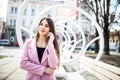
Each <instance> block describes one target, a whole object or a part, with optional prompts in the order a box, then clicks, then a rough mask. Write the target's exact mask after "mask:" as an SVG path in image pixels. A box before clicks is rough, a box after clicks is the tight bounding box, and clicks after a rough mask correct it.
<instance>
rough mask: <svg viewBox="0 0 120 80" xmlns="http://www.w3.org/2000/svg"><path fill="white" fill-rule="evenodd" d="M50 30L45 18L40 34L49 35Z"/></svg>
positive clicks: (41, 24)
mask: <svg viewBox="0 0 120 80" xmlns="http://www.w3.org/2000/svg"><path fill="white" fill-rule="evenodd" d="M49 32H50V27H49V25H48V22H47V21H46V20H45V19H44V20H43V21H42V22H41V23H40V25H39V33H40V35H43V36H47V34H48V33H49Z"/></svg>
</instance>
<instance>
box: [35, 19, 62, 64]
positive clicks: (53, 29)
mask: <svg viewBox="0 0 120 80" xmlns="http://www.w3.org/2000/svg"><path fill="white" fill-rule="evenodd" d="M43 20H46V21H47V23H48V25H49V28H50V32H52V33H53V35H54V37H55V39H54V41H53V44H54V48H55V50H56V54H57V57H58V60H59V64H60V50H59V45H58V41H57V38H56V31H55V25H54V22H53V20H52V19H51V18H48V17H47V18H46V17H44V18H42V19H41V20H40V22H39V25H40V24H41V22H42V21H43ZM39 36H40V34H39V31H38V29H37V33H36V36H35V37H36V41H37V40H38V38H39Z"/></svg>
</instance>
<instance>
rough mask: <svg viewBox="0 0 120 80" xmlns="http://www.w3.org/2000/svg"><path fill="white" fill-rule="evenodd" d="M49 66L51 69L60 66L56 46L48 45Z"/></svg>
mask: <svg viewBox="0 0 120 80" xmlns="http://www.w3.org/2000/svg"><path fill="white" fill-rule="evenodd" d="M47 52H48V65H49V67H50V68H56V67H57V66H58V57H57V55H56V51H55V48H54V45H53V44H51V45H48V49H47Z"/></svg>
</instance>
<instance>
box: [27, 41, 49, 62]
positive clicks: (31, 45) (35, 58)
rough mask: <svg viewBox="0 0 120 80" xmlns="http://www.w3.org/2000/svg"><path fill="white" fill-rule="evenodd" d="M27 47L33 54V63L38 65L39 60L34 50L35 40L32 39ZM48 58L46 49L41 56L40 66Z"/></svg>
mask: <svg viewBox="0 0 120 80" xmlns="http://www.w3.org/2000/svg"><path fill="white" fill-rule="evenodd" d="M29 47H30V48H31V52H33V53H32V54H31V55H32V56H33V57H34V58H33V59H34V61H36V62H37V63H38V64H40V62H39V58H38V53H37V49H36V40H35V39H33V40H32V41H31V43H30V45H29ZM47 56H48V49H47V47H46V49H45V51H44V53H43V56H42V60H41V64H42V63H43V62H44V61H45V60H46V58H47Z"/></svg>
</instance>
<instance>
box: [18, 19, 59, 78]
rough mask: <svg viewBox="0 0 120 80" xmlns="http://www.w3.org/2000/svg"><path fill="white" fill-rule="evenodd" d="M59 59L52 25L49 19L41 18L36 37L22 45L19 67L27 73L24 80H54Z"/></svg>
mask: <svg viewBox="0 0 120 80" xmlns="http://www.w3.org/2000/svg"><path fill="white" fill-rule="evenodd" d="M59 57H60V56H59V46H58V42H57V39H56V32H55V26H54V23H53V21H52V19H51V18H42V19H41V21H40V23H39V26H38V28H37V34H36V37H35V38H33V39H29V40H27V41H26V42H25V43H24V48H23V56H22V58H21V62H20V67H21V68H22V69H24V70H26V71H27V72H28V73H27V75H26V80H56V79H55V76H54V71H55V69H56V68H57V66H58V65H59V63H60V62H59Z"/></svg>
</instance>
